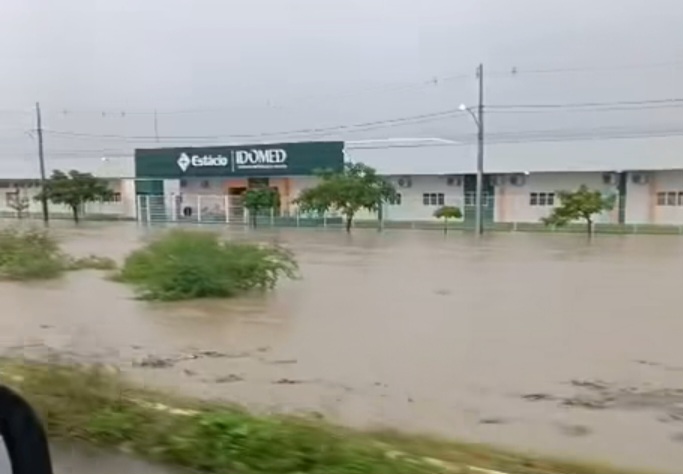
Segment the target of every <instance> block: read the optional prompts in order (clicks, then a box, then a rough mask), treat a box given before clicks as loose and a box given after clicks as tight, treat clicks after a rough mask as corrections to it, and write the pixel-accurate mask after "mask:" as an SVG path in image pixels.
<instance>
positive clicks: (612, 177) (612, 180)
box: [602, 173, 617, 186]
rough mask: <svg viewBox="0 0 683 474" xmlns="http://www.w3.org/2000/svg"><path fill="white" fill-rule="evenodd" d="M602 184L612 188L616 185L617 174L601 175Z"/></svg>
mask: <svg viewBox="0 0 683 474" xmlns="http://www.w3.org/2000/svg"><path fill="white" fill-rule="evenodd" d="M602 184H608V185H610V186H614V185H615V184H617V174H616V173H602Z"/></svg>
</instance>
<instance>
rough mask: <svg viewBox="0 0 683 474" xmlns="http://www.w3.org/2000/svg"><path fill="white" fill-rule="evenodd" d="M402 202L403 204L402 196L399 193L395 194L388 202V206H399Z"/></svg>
mask: <svg viewBox="0 0 683 474" xmlns="http://www.w3.org/2000/svg"><path fill="white" fill-rule="evenodd" d="M402 202H403V196H402V195H401V193H396V195H395V196H394V199H390V200H389V205H391V206H400V205H401V203H402Z"/></svg>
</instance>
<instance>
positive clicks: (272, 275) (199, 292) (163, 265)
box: [117, 231, 297, 300]
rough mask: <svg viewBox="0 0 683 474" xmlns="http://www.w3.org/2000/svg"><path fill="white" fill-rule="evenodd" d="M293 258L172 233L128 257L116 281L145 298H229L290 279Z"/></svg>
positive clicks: (203, 235)
mask: <svg viewBox="0 0 683 474" xmlns="http://www.w3.org/2000/svg"><path fill="white" fill-rule="evenodd" d="M296 270H297V265H296V262H295V261H294V258H293V256H292V254H291V253H290V252H288V251H286V250H284V249H282V248H279V247H266V246H259V245H255V244H251V243H235V242H226V241H223V240H221V239H220V237H219V236H218V235H217V234H215V233H212V232H188V231H173V232H169V233H168V234H166V235H164V236H163V237H161V238H160V239H158V240H155V241H153V242H151V243H149V244H148V245H147V246H145V247H144V248H142V249H140V250H136V251H135V252H133V253H132V254H130V255H129V256H128V257H127V258H126V261H125V263H124V265H123V269H122V271H121V272H120V274H119V275H118V278H117V279H118V280H119V281H123V282H126V283H130V284H132V285H134V286H135V287H136V288H137V290H138V291H139V292H140V294H141V296H142V297H143V298H145V299H153V300H182V299H192V298H206V297H223V298H225V297H231V296H235V295H236V294H239V293H242V292H244V291H248V290H251V289H262V290H267V289H272V288H274V287H275V285H276V284H277V282H278V280H279V279H280V278H281V277H283V276H284V277H287V278H294V277H295V276H296Z"/></svg>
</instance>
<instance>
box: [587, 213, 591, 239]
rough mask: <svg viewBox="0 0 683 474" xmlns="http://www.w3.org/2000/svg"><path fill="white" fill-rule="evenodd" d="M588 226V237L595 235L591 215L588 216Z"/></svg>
mask: <svg viewBox="0 0 683 474" xmlns="http://www.w3.org/2000/svg"><path fill="white" fill-rule="evenodd" d="M586 226H587V229H586V230H587V231H588V238H590V237H593V220H592V219H591V218H590V217H586Z"/></svg>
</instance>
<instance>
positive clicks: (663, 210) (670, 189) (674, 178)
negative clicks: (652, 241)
mask: <svg viewBox="0 0 683 474" xmlns="http://www.w3.org/2000/svg"><path fill="white" fill-rule="evenodd" d="M652 174H653V179H652V180H651V186H650V192H651V196H650V199H651V205H652V208H653V211H652V214H653V218H652V221H651V222H652V223H653V224H674V225H681V224H683V171H679V170H669V171H656V172H654V173H652ZM627 202H628V201H627Z"/></svg>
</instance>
